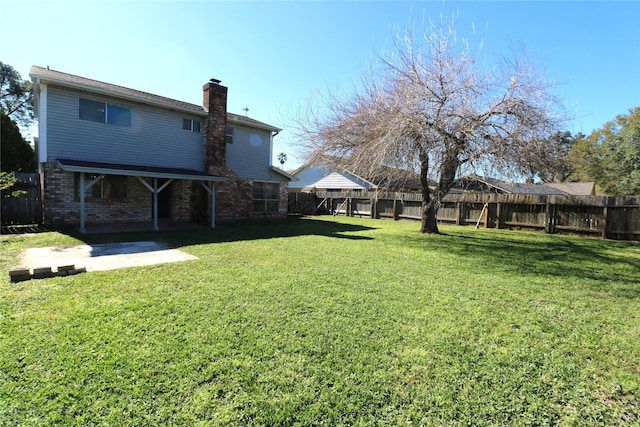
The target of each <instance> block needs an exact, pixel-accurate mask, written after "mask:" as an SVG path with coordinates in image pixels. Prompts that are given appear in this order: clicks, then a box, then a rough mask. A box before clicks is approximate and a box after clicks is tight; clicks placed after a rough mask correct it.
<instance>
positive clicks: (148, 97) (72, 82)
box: [29, 65, 281, 132]
mask: <svg viewBox="0 0 640 427" xmlns="http://www.w3.org/2000/svg"><path fill="white" fill-rule="evenodd" d="M29 75H30V76H31V79H32V80H33V81H34V83H36V84H39V83H41V82H42V83H49V84H57V85H60V86H65V87H70V88H74V89H78V90H84V91H89V92H93V93H99V94H102V95H107V96H113V97H117V98H121V99H126V100H129V101H136V102H142V103H144V104H152V105H156V106H159V107H164V108H169V109H173V110H178V111H183V112H187V113H190V114H196V115H199V116H206V115H207V110H205V108H203V107H202V106H200V105H196V104H191V103H189V102H184V101H179V100H177V99H173V98H167V97H165V96H161V95H155V94H152V93H149V92H143V91H140V90H136V89H131V88H128V87H124V86H119V85H115V84H111V83H105V82H101V81H99V80H93V79H89V78H86V77H80V76H75V75H73V74H68V73H63V72H61V71H55V70H50V69H49V68H43V67H38V66H37V65H34V66H32V67H31V70H30V72H29ZM227 120H228V121H229V122H232V123H243V124H246V125H248V126H253V127H258V128H261V129H265V130H269V131H272V132H278V131H280V130H281V129H279V128H277V127H275V126H271V125H269V124H267V123H263V122H261V121H258V120H255V119H252V118H250V117H247V116H241V115H238V114H233V113H227Z"/></svg>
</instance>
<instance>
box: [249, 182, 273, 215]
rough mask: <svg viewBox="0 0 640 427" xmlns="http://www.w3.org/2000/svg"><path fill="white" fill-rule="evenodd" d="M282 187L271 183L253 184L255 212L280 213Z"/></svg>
mask: <svg viewBox="0 0 640 427" xmlns="http://www.w3.org/2000/svg"><path fill="white" fill-rule="evenodd" d="M279 193H280V185H279V184H277V183H271V182H254V183H253V211H254V212H278V200H279Z"/></svg>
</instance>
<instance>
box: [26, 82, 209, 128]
mask: <svg viewBox="0 0 640 427" xmlns="http://www.w3.org/2000/svg"><path fill="white" fill-rule="evenodd" d="M29 76H30V77H31V80H32V81H33V83H34V84H41V83H45V84H54V85H59V86H64V87H69V88H72V89H77V90H82V91H85V92H91V93H98V94H101V95H106V96H111V97H114V98H119V99H125V100H127V101H133V102H138V103H142V104H147V105H153V106H156V107H162V108H165V109H169V110H174V111H180V112H183V113H188V114H191V115H196V116H200V117H207V112H205V111H204V109H201V110H199V109H196V108H193V109H192V108H184V107H180V106H178V105H175V104H170V103H165V102H159V101H155V100H152V99H148V98H145V97H137V96H132V95H126V94H123V93H119V92H117V91H112V90H108V89H104V88H99V87H95V86H91V85H84V84H81V83H75V82H69V81H65V80H61V79H56V78H51V77H50V76H42V75H39V74H37V73H33V72H32V73H30V74H29ZM194 107H195V104H194Z"/></svg>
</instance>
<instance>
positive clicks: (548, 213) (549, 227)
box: [544, 200, 553, 233]
mask: <svg viewBox="0 0 640 427" xmlns="http://www.w3.org/2000/svg"><path fill="white" fill-rule="evenodd" d="M544 213H545V215H546V217H547V223H546V226H545V228H544V231H545V232H547V233H553V218H552V217H551V203H549V200H547V203H546V205H545V207H544Z"/></svg>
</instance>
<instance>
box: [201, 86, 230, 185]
mask: <svg viewBox="0 0 640 427" xmlns="http://www.w3.org/2000/svg"><path fill="white" fill-rule="evenodd" d="M202 97H203V101H202V102H203V106H204V108H205V109H206V110H208V111H209V116H208V117H207V122H206V126H205V132H206V142H205V169H206V170H207V171H208V172H210V173H211V172H213V171H211V170H210V169H211V168H216V167H221V166H222V167H224V166H226V152H227V142H226V136H227V88H226V87H225V86H222V85H220V80H217V79H211V80H209V82H208V83H206V84H205V85H204V86H203V87H202Z"/></svg>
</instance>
